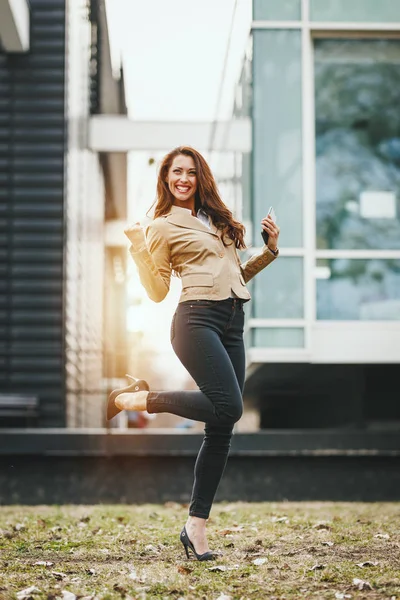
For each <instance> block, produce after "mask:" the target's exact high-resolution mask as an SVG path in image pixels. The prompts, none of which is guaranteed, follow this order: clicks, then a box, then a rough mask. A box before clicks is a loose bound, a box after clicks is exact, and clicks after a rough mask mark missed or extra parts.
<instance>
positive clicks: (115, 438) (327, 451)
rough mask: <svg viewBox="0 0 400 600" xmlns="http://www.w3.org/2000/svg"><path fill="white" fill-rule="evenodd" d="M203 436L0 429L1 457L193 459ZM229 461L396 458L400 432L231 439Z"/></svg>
mask: <svg viewBox="0 0 400 600" xmlns="http://www.w3.org/2000/svg"><path fill="white" fill-rule="evenodd" d="M202 439H203V436H202V434H199V433H191V432H189V431H177V430H171V429H153V430H132V429H131V430H116V429H109V430H108V429H0V456H1V455H14V456H18V455H20V456H21V455H36V456H65V457H67V456H71V457H73V456H104V457H110V456H149V457H150V456H166V457H171V456H180V457H181V456H192V457H194V456H196V455H197V452H198V450H199V448H200V445H201V442H202ZM231 456H241V457H256V456H260V457H262V456H288V457H290V456H366V457H367V456H381V457H384V456H388V457H389V456H392V457H395V456H400V432H398V431H390V432H378V431H362V430H347V429H346V430H337V429H336V430H321V429H318V430H298V429H296V430H262V431H259V432H255V433H237V434H235V435H234V436H233V441H232V448H231Z"/></svg>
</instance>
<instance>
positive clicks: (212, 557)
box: [180, 527, 215, 560]
mask: <svg viewBox="0 0 400 600" xmlns="http://www.w3.org/2000/svg"><path fill="white" fill-rule="evenodd" d="M180 540H181V542H182V544H183V547H184V548H185V552H186V556H187V557H188V558H189V550H188V548H190V549H191V551H192V552H193V554H194V555H195V557H196V558H197V560H215V554H214V553H213V552H204V553H203V554H197V552H196V550H195V549H194V546H193V544H192V542H191V541H190V539H189V536H188V534H187V531H186V527H184V528H183V529H182V531H181V536H180Z"/></svg>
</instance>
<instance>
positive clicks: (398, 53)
mask: <svg viewBox="0 0 400 600" xmlns="http://www.w3.org/2000/svg"><path fill="white" fill-rule="evenodd" d="M399 107H400V40H376V39H369V40H360V39H357V40H343V39H335V40H333V39H324V40H316V41H315V114H316V177H317V180H316V196H317V198H316V199H317V206H316V211H317V247H318V248H332V249H334V248H342V249H365V248H371V249H398V248H400V219H399V216H400V204H399V203H400V109H399Z"/></svg>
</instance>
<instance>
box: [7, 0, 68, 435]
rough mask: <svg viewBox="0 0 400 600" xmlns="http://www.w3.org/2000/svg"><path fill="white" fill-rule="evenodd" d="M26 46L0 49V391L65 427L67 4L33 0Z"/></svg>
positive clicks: (47, 422) (62, 0)
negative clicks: (28, 401)
mask: <svg viewBox="0 0 400 600" xmlns="http://www.w3.org/2000/svg"><path fill="white" fill-rule="evenodd" d="M30 12H31V47H30V51H29V52H28V53H26V54H20V55H16V54H14V55H13V54H6V53H4V52H3V51H2V50H1V49H0V391H1V392H15V393H21V394H29V395H32V394H33V395H38V396H39V398H40V422H39V424H40V425H41V426H45V427H47V426H63V425H64V424H65V408H64V367H63V363H64V342H63V337H64V336H63V272H64V266H63V263H64V261H63V247H64V150H65V136H66V127H65V109H64V104H65V84H64V81H65V0H30Z"/></svg>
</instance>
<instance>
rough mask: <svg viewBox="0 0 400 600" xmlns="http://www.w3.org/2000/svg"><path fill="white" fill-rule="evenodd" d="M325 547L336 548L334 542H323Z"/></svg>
mask: <svg viewBox="0 0 400 600" xmlns="http://www.w3.org/2000/svg"><path fill="white" fill-rule="evenodd" d="M321 544H322V545H323V546H334V543H333V542H321Z"/></svg>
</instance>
